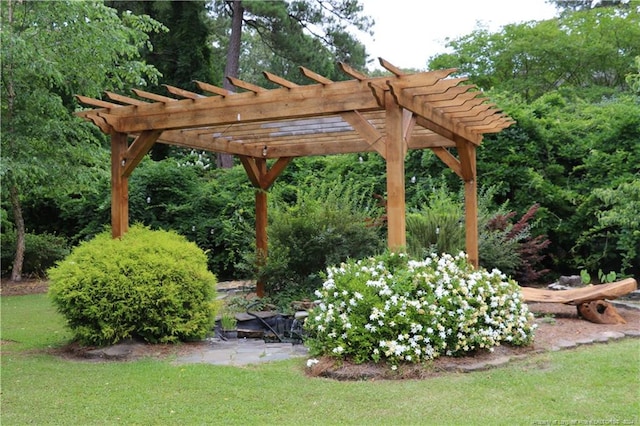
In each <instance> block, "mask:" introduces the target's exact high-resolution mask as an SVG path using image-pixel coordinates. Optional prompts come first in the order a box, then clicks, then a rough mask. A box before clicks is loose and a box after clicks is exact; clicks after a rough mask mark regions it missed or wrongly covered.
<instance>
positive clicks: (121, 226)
mask: <svg viewBox="0 0 640 426" xmlns="http://www.w3.org/2000/svg"><path fill="white" fill-rule="evenodd" d="M380 62H381V64H382V65H383V66H384V67H385V68H386V69H387V70H389V71H390V72H391V73H392V74H393V75H391V76H384V77H373V78H369V77H367V76H365V75H364V74H362V73H360V72H358V71H356V70H354V69H352V68H351V67H349V66H348V65H346V64H340V68H341V70H342V71H343V72H344V73H345V74H346V75H348V76H349V77H352V78H351V79H349V80H346V81H332V80H330V79H327V78H326V77H324V76H321V75H319V74H316V73H314V72H313V71H311V70H308V69H306V68H303V67H300V71H301V72H302V74H303V75H304V76H305V77H307V78H308V79H309V80H311V81H312V82H313V83H312V84H309V85H299V84H296V83H293V82H291V81H288V80H286V79H284V78H282V77H279V76H276V75H274V74H271V73H268V72H265V73H264V76H265V78H266V79H267V80H268V81H270V82H271V83H274V84H276V85H278V86H280V87H279V88H276V89H266V88H263V87H260V86H257V85H255V84H252V83H248V82H245V81H242V80H239V79H236V78H228V80H229V81H230V83H231V84H233V85H234V86H235V87H237V88H238V89H240V91H239V92H238V93H234V92H230V91H228V90H226V89H223V88H220V87H217V86H214V85H211V84H209V83H205V82H199V81H197V82H196V84H197V86H198V88H199V89H200V90H202V92H204V94H199V93H194V92H191V91H187V90H184V89H181V88H178V87H174V86H169V85H164V87H165V88H166V89H167V91H168V92H169V94H170V95H172V96H173V97H170V96H164V95H158V94H154V93H149V92H146V91H143V90H138V89H134V91H133V92H134V95H135V96H136V97H135V98H134V97H129V96H124V95H120V94H116V93H112V92H106V98H107V99H109V101H104V100H99V99H92V98H87V97H84V96H78V100H79V101H80V102H82V103H83V104H85V105H88V106H90V107H92V109H89V110H86V111H82V112H79V113H77V115H79V116H81V117H84V118H85V119H87V120H91V121H92V122H93V123H94V124H95V125H96V126H98V127H99V128H100V129H101V130H102V131H103V132H105V133H107V134H110V135H111V146H112V148H111V152H112V229H113V236H114V237H119V236H121V235H122V234H123V233H124V232H126V230H127V227H128V199H127V197H128V195H127V194H128V184H127V179H128V177H129V176H130V174H131V173H132V172H133V170H134V169H135V167H136V166H137V164H138V163H139V162H140V161H141V160H142V158H143V157H144V156H145V155H146V154H147V153H148V152H149V150H150V149H151V147H152V146H153V144H154V143H156V142H160V143H167V144H171V145H177V146H182V147H188V148H193V149H198V150H204V151H212V152H221V153H227V154H233V155H236V156H238V157H239V159H240V161H241V163H242V165H243V166H244V168H245V170H246V171H247V174H248V176H249V179H250V181H251V183H252V184H253V186H254V187H256V235H257V247H258V250H260V251H262V252H263V254H266V249H267V236H266V227H267V223H266V218H267V215H266V213H267V212H266V205H267V203H266V196H267V190H268V189H269V188H270V186H271V185H272V184H273V183H274V182H275V180H276V178H277V177H278V175H279V174H280V173H281V172H282V171H283V170H284V169H285V168H286V166H287V164H289V162H290V161H291V160H292V159H293V158H295V157H302V156H310V155H329V154H344V153H361V152H377V153H378V154H380V155H381V156H382V157H383V158H384V159H385V161H386V164H387V217H388V224H389V231H388V244H389V247H390V248H391V249H399V248H401V247H403V246H404V245H405V244H406V236H405V199H404V198H405V192H404V191H405V189H404V187H405V176H404V159H405V157H406V153H407V150H409V149H432V150H433V152H434V153H435V154H436V155H437V156H438V158H440V159H441V160H442V161H443V162H444V163H445V164H446V165H447V166H448V167H450V168H451V169H452V170H453V171H454V172H455V173H456V174H457V175H459V176H460V177H461V178H462V179H463V180H464V182H465V215H466V222H465V223H466V241H467V242H466V250H467V253H468V255H469V258H470V260H471V261H472V262H473V263H474V264H475V265H476V266H477V264H478V237H477V194H476V193H477V188H476V185H477V184H476V160H475V151H476V147H477V146H478V145H479V144H480V143H481V141H482V136H483V134H486V133H494V132H499V131H501V130H502V129H504V128H506V127H508V126H510V125H511V124H512V123H513V121H512V120H511V119H510V118H509V117H507V116H506V115H504V114H502V112H501V111H500V110H498V109H497V108H496V107H495V105H494V104H492V103H489V102H488V99H487V98H485V97H484V96H483V94H482V92H481V91H479V90H477V88H476V87H475V86H473V85H469V84H465V81H466V79H465V78H451V77H450V75H451V74H452V73H453V72H455V69H446V70H438V71H430V72H420V73H414V74H405V73H404V72H403V71H402V70H400V69H399V68H397V67H395V66H394V65H392V64H390V63H388V62H387V61H385V60H383V59H381V60H380ZM130 140H131V141H130ZM451 149H455V151H456V152H457V157H456V156H455V155H454V154H453V153H452V152H451ZM270 159H275V160H276V161H275V163H273V164H271V163H269V164H271V167H270V168H269V166H268V163H267V160H270ZM262 291H263V290H262V286H261V283H258V293H259V294H261V293H262Z"/></svg>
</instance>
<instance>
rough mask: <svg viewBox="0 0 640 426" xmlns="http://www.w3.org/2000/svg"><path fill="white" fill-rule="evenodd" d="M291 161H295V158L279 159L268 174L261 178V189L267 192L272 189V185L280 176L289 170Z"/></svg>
mask: <svg viewBox="0 0 640 426" xmlns="http://www.w3.org/2000/svg"><path fill="white" fill-rule="evenodd" d="M291 160H293V157H282V158H278V159H277V160H276V162H275V163H274V164H273V165H272V166H271V168H270V169H269V170H268V171H267V173H265V174H264V175H263V176H261V177H260V187H261V188H262V189H263V190H265V191H266V190H268V189H269V188H271V185H273V183H274V182H275V181H276V179H277V178H278V176H280V173H282V172H283V171H284V169H286V168H287V166H288V165H289V163H290V162H291Z"/></svg>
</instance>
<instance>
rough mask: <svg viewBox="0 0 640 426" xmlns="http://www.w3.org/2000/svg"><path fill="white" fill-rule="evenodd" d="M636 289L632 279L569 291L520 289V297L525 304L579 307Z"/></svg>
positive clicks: (636, 286)
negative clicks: (535, 303)
mask: <svg viewBox="0 0 640 426" xmlns="http://www.w3.org/2000/svg"><path fill="white" fill-rule="evenodd" d="M637 288H638V283H637V282H636V280H634V279H633V278H627V279H624V280H622V281H616V282H613V283H608V284H598V285H591V286H588V287H581V288H576V289H571V290H548V289H543V288H534V287H522V297H523V299H524V301H525V302H546V303H564V304H565V305H579V304H581V303H585V302H592V301H594V300H604V299H608V300H613V299H617V298H618V297H620V296H624V295H625V294H628V293H631V292H632V291H634V290H636V289H637Z"/></svg>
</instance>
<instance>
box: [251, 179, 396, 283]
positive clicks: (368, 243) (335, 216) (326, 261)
mask: <svg viewBox="0 0 640 426" xmlns="http://www.w3.org/2000/svg"><path fill="white" fill-rule="evenodd" d="M302 188H305V189H302ZM282 191H283V193H282V194H281V195H279V194H275V193H274V194H273V197H272V200H274V201H273V203H272V208H271V209H270V225H269V256H268V259H267V262H266V264H265V265H264V266H262V267H261V268H260V269H259V271H258V276H259V277H260V278H262V279H263V280H264V281H265V283H266V284H265V290H266V292H267V293H268V294H270V295H273V294H275V293H279V292H283V291H287V292H293V293H297V294H298V295H300V294H302V295H310V294H311V292H313V290H314V289H316V288H317V287H318V286H319V285H320V283H321V282H322V280H321V278H320V273H321V272H322V271H323V270H324V269H326V267H327V266H328V265H330V264H334V263H338V262H342V261H344V260H346V259H347V258H356V259H360V258H363V257H366V256H369V255H372V254H374V253H376V252H378V251H379V250H381V249H382V246H383V241H382V238H381V236H380V233H379V226H377V225H375V223H376V219H377V218H378V217H379V216H380V215H381V212H380V211H379V209H378V208H376V207H375V206H374V205H373V203H372V202H371V200H372V198H371V197H370V192H369V191H367V189H366V188H363V187H361V186H359V185H357V184H355V183H354V182H326V183H323V184H320V185H317V184H316V185H315V186H313V185H304V184H303V185H300V187H298V189H297V190H296V192H295V194H294V196H295V201H294V202H293V203H292V204H287V203H286V202H285V201H284V200H283V198H282V197H283V196H284V194H286V192H287V188H284V189H282ZM250 262H251V263H255V260H254V261H250Z"/></svg>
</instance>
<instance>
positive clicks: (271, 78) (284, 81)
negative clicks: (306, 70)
mask: <svg viewBox="0 0 640 426" xmlns="http://www.w3.org/2000/svg"><path fill="white" fill-rule="evenodd" d="M262 74H263V75H264V77H265V78H266V79H267V80H269V81H270V82H272V83H275V84H277V85H278V86H282V87H286V88H287V89H293V88H294V87H299V86H300V85H299V84H296V83H294V82H292V81H289V80H287V79H285V78H282V77H279V76H277V75H275V74H271V73H270V72H267V71H263V72H262Z"/></svg>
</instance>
